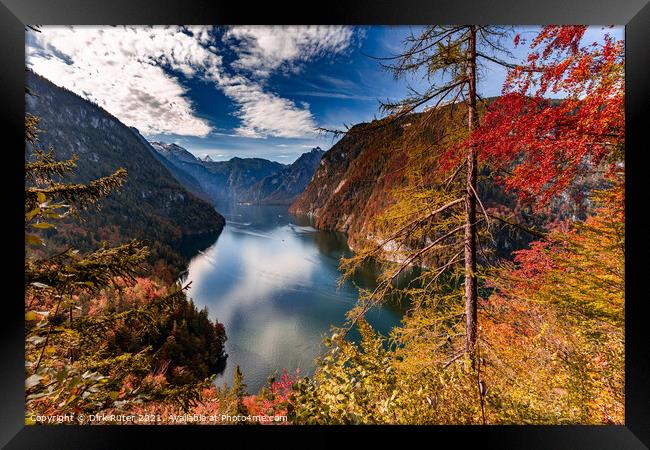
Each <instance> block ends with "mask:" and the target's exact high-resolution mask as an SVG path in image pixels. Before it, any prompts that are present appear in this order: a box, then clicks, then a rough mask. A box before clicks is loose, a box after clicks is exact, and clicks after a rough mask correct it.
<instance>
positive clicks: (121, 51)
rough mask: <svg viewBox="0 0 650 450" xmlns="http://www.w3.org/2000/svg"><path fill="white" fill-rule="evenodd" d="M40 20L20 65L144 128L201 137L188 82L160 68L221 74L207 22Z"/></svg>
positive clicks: (201, 122)
mask: <svg viewBox="0 0 650 450" xmlns="http://www.w3.org/2000/svg"><path fill="white" fill-rule="evenodd" d="M190 32H191V33H192V36H190V35H189V34H186V33H183V28H181V27H85V26H84V27H43V28H42V32H41V33H32V35H31V36H30V41H29V42H30V45H29V46H28V51H27V64H28V66H30V67H31V68H32V69H33V70H34V71H35V72H37V73H39V74H41V75H43V76H45V77H46V78H48V79H50V80H51V81H52V82H54V83H55V84H57V85H60V86H63V87H65V88H67V89H69V90H71V91H73V92H75V93H77V94H79V95H81V96H83V97H85V98H87V99H89V100H92V101H93V102H95V103H97V104H99V105H100V106H102V107H103V108H104V109H106V110H107V111H108V112H110V113H111V114H113V115H114V116H116V117H117V118H118V119H120V120H121V121H122V122H124V123H125V124H127V125H129V126H134V127H136V128H138V129H139V130H140V131H141V132H142V133H144V134H166V133H173V134H178V135H187V136H206V135H207V134H208V133H209V132H210V130H211V128H210V125H209V123H208V122H207V121H206V120H205V119H203V118H200V117H198V116H197V115H196V113H195V111H194V107H193V105H192V103H191V102H190V100H189V99H188V98H187V89H186V88H185V87H183V86H182V85H181V83H180V82H179V80H178V79H177V78H176V77H174V76H173V75H171V74H170V73H169V72H166V71H165V70H164V69H163V67H167V68H169V69H171V70H173V71H178V72H181V73H183V74H185V75H186V76H188V77H192V76H196V75H200V76H201V77H204V78H206V79H210V80H213V81H215V82H219V81H220V80H221V74H220V65H221V57H220V56H218V55H216V54H215V53H213V52H211V51H209V50H208V49H206V48H205V47H204V46H203V45H202V44H203V43H206V42H208V40H209V33H208V29H207V28H206V27H192V28H191V29H190Z"/></svg>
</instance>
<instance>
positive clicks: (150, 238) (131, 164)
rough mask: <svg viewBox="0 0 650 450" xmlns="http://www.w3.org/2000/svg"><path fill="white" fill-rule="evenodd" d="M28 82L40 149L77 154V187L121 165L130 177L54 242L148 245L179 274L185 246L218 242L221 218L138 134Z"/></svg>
mask: <svg viewBox="0 0 650 450" xmlns="http://www.w3.org/2000/svg"><path fill="white" fill-rule="evenodd" d="M26 84H27V87H28V88H29V90H30V91H31V92H32V93H33V94H34V95H29V94H28V95H26V111H27V113H30V114H33V115H34V116H37V117H39V118H40V122H39V125H38V128H39V129H40V130H41V132H40V134H39V136H38V137H39V146H40V148H44V149H47V148H49V147H52V148H53V149H54V151H55V156H56V157H57V159H67V158H69V157H71V156H72V155H73V154H76V155H77V156H78V160H77V168H76V169H75V175H74V178H73V179H72V181H79V182H88V181H90V180H92V179H95V178H98V177H102V176H106V175H109V174H110V173H112V172H114V171H115V170H116V169H117V168H119V167H123V168H125V169H126V170H127V172H128V178H127V180H126V183H125V184H124V185H123V186H122V188H121V189H120V190H119V192H115V193H113V194H111V195H110V196H108V197H107V198H105V199H103V200H102V202H101V207H102V208H101V210H100V211H99V212H97V211H94V210H91V211H89V212H86V213H83V214H82V218H83V219H84V222H81V223H79V222H78V221H68V222H67V223H64V224H62V225H61V226H60V227H59V229H58V230H57V233H56V234H55V235H54V236H52V237H51V239H53V241H54V243H55V244H57V243H58V244H59V245H61V246H63V245H65V244H66V243H70V244H71V245H74V246H75V247H77V248H80V249H81V250H82V251H83V250H87V249H90V248H96V247H97V246H98V244H99V242H101V241H109V242H111V243H118V242H124V241H128V240H130V239H141V240H145V241H146V242H147V244H148V246H149V249H150V251H151V253H152V255H151V262H155V261H157V260H161V259H162V260H164V261H165V262H167V263H170V264H171V265H172V266H173V267H175V268H176V269H180V268H181V267H182V266H183V265H184V264H185V263H186V262H187V255H183V250H182V249H183V246H184V242H186V241H188V240H191V239H195V238H196V239H198V238H205V237H206V236H212V240H214V238H216V236H217V235H218V233H219V232H220V231H221V229H222V228H223V226H224V223H225V220H224V218H223V217H222V216H221V215H220V214H218V213H217V212H216V211H215V209H214V207H212V205H210V204H209V203H207V202H206V201H204V200H202V199H200V198H198V197H197V196H196V195H194V194H192V193H191V192H188V190H187V189H185V188H184V187H183V186H182V185H181V184H180V183H179V182H178V181H177V179H176V178H175V177H174V176H172V174H171V173H170V170H169V169H168V167H166V165H165V164H163V162H162V161H161V160H160V158H157V157H156V155H155V152H154V151H152V149H151V147H150V146H149V145H148V144H147V143H146V141H144V139H143V138H142V136H140V134H139V133H137V131H135V130H133V129H131V128H129V127H127V126H126V125H124V124H123V123H121V122H120V121H119V120H118V119H117V118H115V117H113V116H112V115H111V114H109V113H108V112H106V111H105V110H104V109H102V108H100V107H99V106H97V105H95V104H94V103H92V102H89V101H87V100H85V99H83V98H81V97H79V96H78V95H76V94H74V93H72V92H70V91H68V90H67V89H64V88H61V87H58V86H56V85H54V84H53V83H51V82H50V81H48V80H47V79H45V78H43V77H41V76H39V75H37V74H35V73H33V72H31V71H27V72H26ZM187 181H188V182H189V181H191V180H189V179H188V180H187ZM183 184H185V183H183Z"/></svg>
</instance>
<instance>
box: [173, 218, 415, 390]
mask: <svg viewBox="0 0 650 450" xmlns="http://www.w3.org/2000/svg"><path fill="white" fill-rule="evenodd" d="M219 212H220V213H221V214H223V216H224V217H225V218H226V226H225V227H224V229H223V231H222V233H221V234H220V236H219V237H218V239H217V240H216V242H214V244H212V246H210V247H209V248H207V249H206V250H204V251H201V252H198V254H196V255H195V256H194V257H193V258H192V259H191V261H190V264H189V267H188V271H187V275H186V277H187V278H186V281H191V283H192V284H191V287H190V289H189V297H190V298H192V299H193V301H194V303H195V304H196V305H197V307H199V308H203V307H204V306H207V307H208V310H209V314H210V318H212V319H216V320H218V321H219V322H221V323H223V324H224V326H225V328H226V334H227V335H228V341H227V343H226V352H227V353H228V355H229V356H228V359H227V364H226V368H225V370H224V371H223V372H222V373H221V374H219V375H218V376H217V383H218V384H222V383H224V382H225V383H228V384H232V374H233V371H234V368H235V366H236V365H237V364H239V366H240V367H241V369H242V372H243V374H244V381H245V383H246V384H247V385H248V391H249V392H250V393H256V392H257V391H258V390H259V388H260V387H262V386H263V385H264V383H265V382H266V379H267V378H268V376H269V375H272V374H281V371H282V369H287V370H289V371H293V370H295V369H296V368H298V369H300V373H301V374H302V375H311V374H312V373H313V369H314V359H315V358H316V357H317V356H318V355H319V354H322V352H323V349H324V346H323V344H322V340H323V338H324V337H325V336H328V335H329V334H330V333H329V331H330V327H331V326H332V325H342V324H343V322H344V320H345V313H346V312H347V311H348V310H349V309H350V308H351V307H352V306H353V304H354V303H355V301H356V299H357V296H358V290H357V288H356V287H355V286H354V284H353V283H352V282H346V283H345V284H344V285H343V286H341V287H339V286H338V280H339V278H340V276H341V272H340V271H339V269H338V264H339V259H340V258H341V257H342V256H349V255H350V254H351V251H350V249H349V248H348V246H347V244H346V236H345V234H342V233H335V232H329V231H319V230H316V229H314V228H313V227H312V226H311V225H310V224H309V220H308V219H307V218H300V217H296V216H292V215H290V214H289V213H288V211H287V207H286V206H258V205H233V206H231V207H229V208H228V210H227V211H222V210H221V209H220V210H219ZM375 276H376V273H375V272H374V271H373V270H372V269H366V270H364V271H363V272H362V273H361V274H360V275H359V276H358V277H356V278H355V280H354V283H356V284H357V285H359V286H362V287H366V288H370V287H373V283H374V279H375ZM402 314H403V311H402V308H401V307H400V306H399V305H386V306H382V307H380V308H376V309H375V310H372V311H370V313H369V314H368V316H367V319H368V321H369V323H370V324H372V325H373V327H374V328H375V329H376V330H378V331H379V332H381V333H383V334H387V333H388V332H389V331H390V329H391V328H392V327H393V326H395V325H397V324H399V321H400V318H401V316H402ZM351 336H354V335H351Z"/></svg>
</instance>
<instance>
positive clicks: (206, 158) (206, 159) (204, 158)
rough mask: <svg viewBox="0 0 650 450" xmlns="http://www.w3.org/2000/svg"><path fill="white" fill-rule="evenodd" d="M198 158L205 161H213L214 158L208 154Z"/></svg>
mask: <svg viewBox="0 0 650 450" xmlns="http://www.w3.org/2000/svg"><path fill="white" fill-rule="evenodd" d="M199 160H200V161H203V162H207V163H211V162H214V160H213V159H212V158H210V155H204V156H203V158H199Z"/></svg>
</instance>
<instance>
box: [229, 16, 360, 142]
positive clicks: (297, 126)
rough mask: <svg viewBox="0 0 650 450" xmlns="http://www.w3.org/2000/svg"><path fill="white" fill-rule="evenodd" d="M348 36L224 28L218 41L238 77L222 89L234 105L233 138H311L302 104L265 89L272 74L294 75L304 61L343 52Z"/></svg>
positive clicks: (316, 29)
mask: <svg viewBox="0 0 650 450" xmlns="http://www.w3.org/2000/svg"><path fill="white" fill-rule="evenodd" d="M353 35H354V31H353V29H352V28H349V27H343V26H272V27H269V26H238V27H232V28H229V29H228V31H226V33H224V36H223V40H224V41H225V42H226V43H228V44H230V45H231V46H232V49H233V50H234V51H235V52H236V54H237V58H236V59H235V61H234V62H233V63H232V67H233V68H235V69H236V70H238V71H239V72H240V75H239V76H236V77H233V78H232V79H231V80H229V81H228V82H227V83H225V85H224V86H223V90H224V93H225V94H226V95H227V96H229V97H230V98H231V99H232V100H233V101H234V102H235V103H237V104H238V105H239V111H238V112H237V116H238V117H239V118H240V120H241V125H240V127H239V128H237V130H236V132H237V133H238V134H239V135H241V136H246V137H267V136H273V137H284V138H295V137H308V136H313V134H314V133H315V130H316V123H315V120H314V117H313V115H312V114H311V112H310V111H309V105H308V104H306V103H303V104H301V105H300V106H299V105H296V104H295V103H294V102H293V101H291V100H289V99H286V98H282V97H280V96H278V95H276V94H274V93H271V92H268V90H266V89H265V81H266V78H268V77H269V76H270V74H271V73H272V72H273V71H277V70H282V69H285V70H291V71H297V70H299V69H300V64H301V63H304V62H307V61H309V60H312V59H315V58H319V57H324V56H327V55H332V54H340V53H342V52H344V51H345V50H346V49H347V48H348V47H349V46H350V43H351V42H352V38H353Z"/></svg>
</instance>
